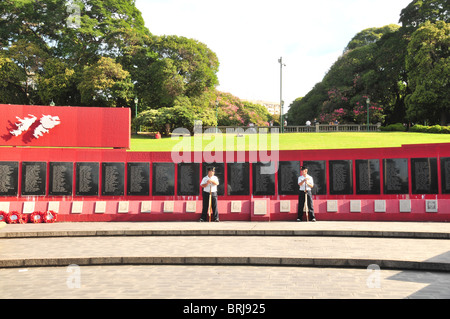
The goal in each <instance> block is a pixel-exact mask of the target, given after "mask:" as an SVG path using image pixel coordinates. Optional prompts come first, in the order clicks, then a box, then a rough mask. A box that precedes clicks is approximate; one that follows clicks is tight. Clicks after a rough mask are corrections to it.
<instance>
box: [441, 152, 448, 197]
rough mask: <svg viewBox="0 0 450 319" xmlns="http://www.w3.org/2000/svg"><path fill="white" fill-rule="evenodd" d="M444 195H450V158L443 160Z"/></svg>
mask: <svg viewBox="0 0 450 319" xmlns="http://www.w3.org/2000/svg"><path fill="white" fill-rule="evenodd" d="M441 186H442V194H450V157H443V158H441Z"/></svg>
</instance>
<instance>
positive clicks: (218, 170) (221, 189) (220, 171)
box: [202, 163, 225, 196]
mask: <svg viewBox="0 0 450 319" xmlns="http://www.w3.org/2000/svg"><path fill="white" fill-rule="evenodd" d="M210 166H213V167H214V168H215V173H214V175H215V176H217V178H218V179H219V186H217V195H218V196H223V195H225V164H224V163H203V164H202V178H203V177H205V176H206V175H208V167H210Z"/></svg>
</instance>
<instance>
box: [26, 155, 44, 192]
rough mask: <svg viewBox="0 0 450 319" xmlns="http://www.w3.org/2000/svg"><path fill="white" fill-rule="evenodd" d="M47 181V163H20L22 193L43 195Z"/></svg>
mask: <svg viewBox="0 0 450 319" xmlns="http://www.w3.org/2000/svg"><path fill="white" fill-rule="evenodd" d="M46 183H47V163H45V162H23V163H22V195H23V196H45V190H46Z"/></svg>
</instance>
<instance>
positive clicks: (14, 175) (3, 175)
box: [0, 162, 19, 196]
mask: <svg viewBox="0 0 450 319" xmlns="http://www.w3.org/2000/svg"><path fill="white" fill-rule="evenodd" d="M18 185H19V162H0V196H17V193H18V187H19V186H18Z"/></svg>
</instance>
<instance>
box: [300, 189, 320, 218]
mask: <svg viewBox="0 0 450 319" xmlns="http://www.w3.org/2000/svg"><path fill="white" fill-rule="evenodd" d="M306 198H307V205H308V210H309V220H313V219H315V218H316V217H315V215H314V203H313V199H312V194H311V191H307V192H306ZM304 206H305V192H304V191H300V194H299V195H298V208H297V215H298V217H297V218H298V219H300V220H302V216H303V207H304Z"/></svg>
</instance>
